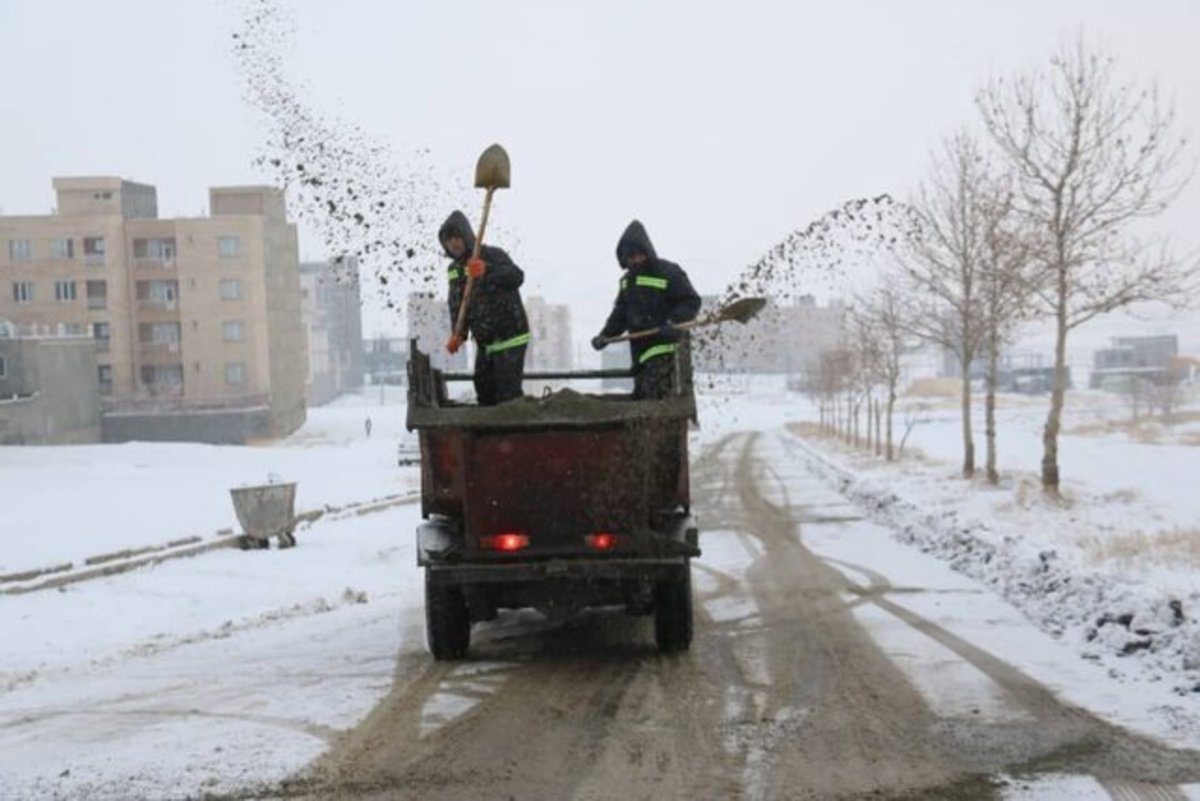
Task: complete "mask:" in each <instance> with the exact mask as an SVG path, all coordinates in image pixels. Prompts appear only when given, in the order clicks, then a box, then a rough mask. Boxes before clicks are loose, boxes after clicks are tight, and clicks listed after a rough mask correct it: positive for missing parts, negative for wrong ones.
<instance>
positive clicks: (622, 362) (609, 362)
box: [600, 342, 633, 392]
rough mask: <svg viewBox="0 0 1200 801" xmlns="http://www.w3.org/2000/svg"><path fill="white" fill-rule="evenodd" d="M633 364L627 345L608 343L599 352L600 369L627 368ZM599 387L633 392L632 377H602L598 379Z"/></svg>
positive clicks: (623, 343)
mask: <svg viewBox="0 0 1200 801" xmlns="http://www.w3.org/2000/svg"><path fill="white" fill-rule="evenodd" d="M632 366H633V362H632V358H631V357H630V355H629V345H628V344H627V343H625V342H618V343H616V344H614V345H609V346H608V347H607V348H605V349H604V350H602V351H601V352H600V368H601V369H602V370H628V369H630V367H632ZM600 387H601V389H606V390H620V391H622V392H633V379H632V378H604V379H601V381H600Z"/></svg>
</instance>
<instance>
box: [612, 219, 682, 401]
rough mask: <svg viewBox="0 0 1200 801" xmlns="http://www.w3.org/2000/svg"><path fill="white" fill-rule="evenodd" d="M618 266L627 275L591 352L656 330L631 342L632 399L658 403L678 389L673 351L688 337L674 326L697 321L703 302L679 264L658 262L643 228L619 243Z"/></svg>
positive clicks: (634, 225) (635, 227) (637, 226)
mask: <svg viewBox="0 0 1200 801" xmlns="http://www.w3.org/2000/svg"><path fill="white" fill-rule="evenodd" d="M617 263H618V264H620V265H621V269H623V270H624V271H625V275H624V276H622V277H621V288H620V291H619V292H617V300H616V302H615V303H613V309H612V313H611V314H610V315H609V316H608V322H606V323H605V324H604V328H603V330H601V331H600V334H599V335H598V336H596V337H594V338H593V339H592V347H594V348H595V349H596V350H601V349H602V348H604V346H605V344H606V343H605V341H604V340H605V338H607V337H613V336H616V335H618V334H623V333H625V332H626V331H641V330H644V329H650V328H654V329H658V331H657V333H655V334H654V335H653V336H648V337H645V338H642V339H631V340H629V350H630V355H631V356H632V358H633V368H634V385H633V396H634V397H635V398H639V399H643V400H655V399H659V398H665V397H667V396H668V395H670V394H671V393H672V392H673V391H674V388H675V383H674V377H675V358H674V353H675V347H676V343H677V342H678V340H679V339H680V337H681V336H683V335H684V334H685V332H683V331H679V330H678V329H676V328H675V327H674V326H675V324H678V323H686V322H688V321H689V320H692V319H695V317H696V313H697V312H699V311H700V296H699V295H698V294H696V290H695V289H693V288H692V283H691V281H689V280H688V277H687V273H685V272H684V271H683V268H682V267H680V266H679V265H678V264H675V263H673V262H669V261H667V260H666V259H660V258H659V257H658V254H657V253H656V252H655V250H654V245H653V244H652V243H651V242H650V236H649V235H648V234H647V233H646V229H645V227H643V226H642V224H641V223H640V222H638V221H637V220H634V221H633V222H631V223H630V224H629V226H628V227H627V228H626V229H625V233H623V234H621V239H620V241H619V242H618V243H617Z"/></svg>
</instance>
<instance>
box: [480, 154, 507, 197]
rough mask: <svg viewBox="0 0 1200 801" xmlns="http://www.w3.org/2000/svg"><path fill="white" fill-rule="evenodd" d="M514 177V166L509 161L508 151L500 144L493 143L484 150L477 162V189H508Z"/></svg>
mask: <svg viewBox="0 0 1200 801" xmlns="http://www.w3.org/2000/svg"><path fill="white" fill-rule="evenodd" d="M511 179H512V168H511V167H510V165H509V163H508V152H507V151H505V149H504V148H502V147H500V145H492V146H491V147H489V148H488V149H487V150H485V151H483V153H482V154H480V156H479V161H477V162H475V187H476V188H477V189H508V188H509V186H510V182H511Z"/></svg>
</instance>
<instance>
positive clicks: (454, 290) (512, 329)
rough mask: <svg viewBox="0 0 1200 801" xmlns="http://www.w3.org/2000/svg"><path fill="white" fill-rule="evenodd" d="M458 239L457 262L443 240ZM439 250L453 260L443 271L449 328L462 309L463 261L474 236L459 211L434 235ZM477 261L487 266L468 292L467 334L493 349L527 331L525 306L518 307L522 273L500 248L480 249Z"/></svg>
mask: <svg viewBox="0 0 1200 801" xmlns="http://www.w3.org/2000/svg"><path fill="white" fill-rule="evenodd" d="M456 234H457V235H458V236H461V237H462V239H463V243H464V244H465V245H466V246H467V252H466V254H465V255H463V257H462V258H461V259H454V257H453V256H452V255H451V254H450V251H448V250H446V240H447V239H448V238H450V237H451V236H454V235H456ZM438 241H440V242H441V243H442V250H445V251H446V255H447V256H450V258H451V259H452V260H453V261H451V263H450V266H449V268H448V269H447V275H448V277H449V279H450V293H449V309H450V326H451V328H453V326H454V323H455V321H457V320H458V307H459V306H461V305H462V298H463V292H464V291H465V290H466V288H467V260H468V259H470V258H471V251H472V250H473V249H474V247H475V232H474V231H473V230H471V223H470V221H468V220H467V216H466V215H465V214H463V213H462V212H461V211H455V212H453V213H451V215H450V216H449V217H447V218H446V222H444V223H442V227H441V229H440V230H439V231H438ZM479 258H481V259H483V260H484V262H486V263H487V272H485V273H484V274H483V278H480V279H478V280H476V281H475V288H474V289H472V290H471V305H470V307H468V309H467V330H468V331H469V332H470V333H471V335H472V336H473V337H474V338H475V341H476V342H477V343H479V344H480V345H485V346H486V345H493V344H497V343H500V342H504V341H505V340H508V339H511V338H513V337H515V336H519V335H520V334H524V333H527V332H528V331H529V321H528V320H527V319H526V317H525V306H524V304H522V303H521V291H520V287H521V284H522V283H524V281H525V273H523V272H522V271H521V268H520V267H518V266H517V265H515V264H513V261H512V259H510V258H509V257H508V254H507V253H505V252H504V251H503V250H501V249H500V248H494V247H491V246H490V245H484V246H483V248H482V249H481V250H480V252H479Z"/></svg>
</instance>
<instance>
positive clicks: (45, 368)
mask: <svg viewBox="0 0 1200 801" xmlns="http://www.w3.org/2000/svg"><path fill="white" fill-rule="evenodd" d="M99 441H100V387H99V385H98V384H97V383H96V345H95V343H94V342H93V341H92V338H91V337H89V336H86V335H82V334H80V335H77V336H38V335H21V333H20V331H19V329H17V328H16V327H14V326H10V325H7V324H5V323H0V445H64V444H75V443H86V442H99Z"/></svg>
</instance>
